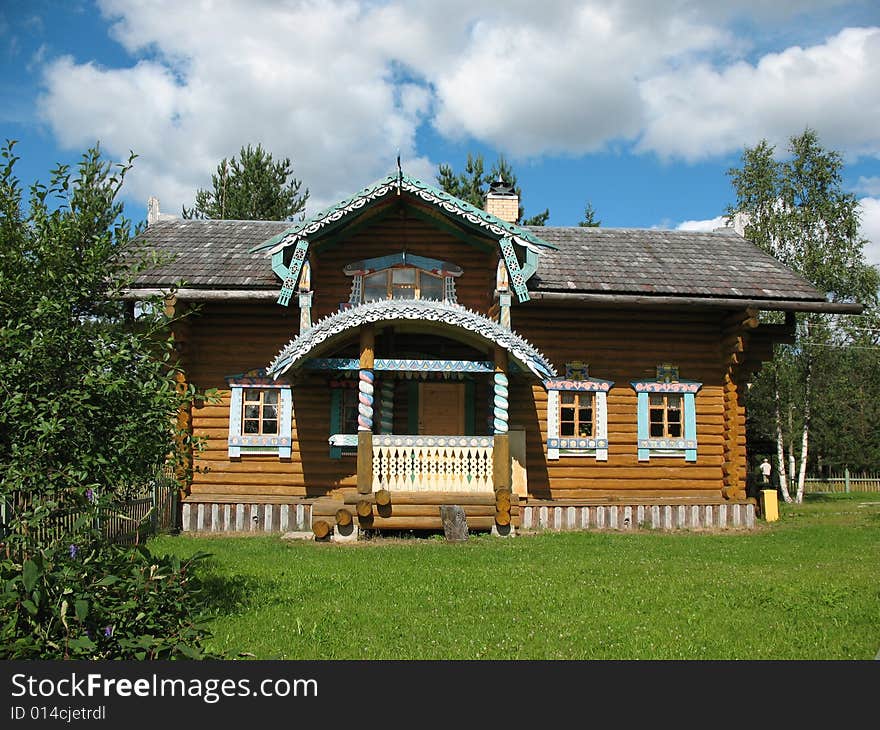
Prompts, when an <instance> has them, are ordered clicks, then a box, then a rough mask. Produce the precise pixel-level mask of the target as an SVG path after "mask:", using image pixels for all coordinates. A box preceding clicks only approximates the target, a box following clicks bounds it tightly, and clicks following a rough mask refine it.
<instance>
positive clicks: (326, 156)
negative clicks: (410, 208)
mask: <svg viewBox="0 0 880 730" xmlns="http://www.w3.org/2000/svg"><path fill="white" fill-rule="evenodd" d="M102 9H103V11H104V12H105V14H106V15H107V16H108V17H110V18H112V19H113V21H114V22H113V26H112V34H113V36H114V37H115V38H116V39H117V40H118V41H119V42H120V43H121V44H122V45H123V46H124V47H125V48H126V49H127V50H129V51H130V52H131V53H133V54H142V55H144V56H145V58H144V59H143V60H141V61H140V62H138V63H137V64H136V65H134V66H132V67H130V68H123V69H106V68H100V67H98V66H96V65H95V64H93V63H76V62H74V61H73V60H72V59H70V58H59V59H55V60H53V61H52V62H51V63H49V64H48V65H47V67H46V69H45V74H44V82H45V92H44V94H43V95H42V97H41V101H40V110H41V113H42V115H43V118H44V119H45V120H47V121H48V123H49V124H50V125H51V128H52V129H53V131H54V133H55V135H56V136H57V137H58V139H59V140H60V141H61V143H62V144H64V145H66V146H68V147H78V146H83V145H86V144H90V143H92V142H94V141H95V140H96V139H98V140H100V141H101V143H102V145H103V146H104V147H105V149H106V150H107V151H108V152H110V153H111V154H113V155H116V156H123V155H125V154H126V153H127V152H128V150H129V149H133V150H134V151H135V152H136V153H138V155H139V156H140V159H139V160H138V161H137V163H136V165H135V169H134V171H133V172H132V174H131V176H130V178H129V185H128V187H129V191H130V192H132V193H133V195H134V196H136V197H138V198H139V199H142V200H145V199H146V197H147V196H148V195H150V194H158V195H159V197H160V200H161V202H162V208H163V209H164V210H175V209H176V210H180V205H181V204H184V203H185V204H189V203H190V202H191V201H192V198H193V194H194V192H195V190H196V188H198V187H200V186H207V185H209V183H210V175H211V173H212V172H213V171H214V170H215V168H216V165H217V163H218V162H219V160H220V159H221V158H222V157H231V156H232V155H234V154H237V153H238V150H239V148H240V147H241V146H242V145H244V144H248V143H254V144H256V143H262V144H263V146H264V147H265V148H266V149H267V150H269V151H271V152H272V153H273V155H274V156H275V157H276V158H279V157H290V158H291V160H292V162H293V165H294V170H295V174H296V175H297V177H299V178H301V179H302V180H303V181H304V182H305V184H306V185H307V186H308V187H309V188H310V189H311V192H312V200H311V201H310V202H311V203H312V205H313V207H320V206H321V205H322V204H328V203H330V202H334V201H335V200H337V199H339V198H340V197H343V196H345V195H348V194H350V193H351V191H352V190H353V189H355V188H358V187H360V186H362V185H364V184H366V183H367V182H369V181H370V180H373V179H376V178H378V177H381V176H383V175H385V174H388V173H389V172H391V171H392V169H393V168H394V160H395V157H396V155H397V151H398V150H400V152H401V155H402V157H403V160H404V164H405V168H406V170H407V172H409V173H411V174H414V175H425V174H426V173H427V174H431V172H432V171H433V169H434V168H433V165H431V164H430V162H429V161H427V160H425V159H423V158H421V157H420V156H419V154H418V153H417V151H416V149H415V132H416V129H417V127H418V124H419V123H420V120H421V118H422V117H423V116H424V114H425V113H426V111H427V109H428V107H429V98H428V92H427V90H426V89H424V88H421V87H418V86H413V85H411V84H409V85H408V84H399V83H396V81H395V79H394V78H393V77H392V75H391V74H390V73H389V56H388V54H387V53H386V54H384V55H383V54H382V53H379V52H378V51H377V50H376V49H375V48H374V47H373V46H372V44H371V42H370V41H369V40H368V39H367V38H366V34H365V32H364V30H365V28H364V23H365V17H364V15H365V13H367V10H365V9H362V8H360V7H359V6H357V5H356V4H354V3H350V2H338V3H322V4H315V3H298V4H295V5H294V4H288V5H281V4H279V3H276V2H264V3H216V4H214V5H213V6H212V7H211V9H210V12H208V11H206V10H205V8H204V7H203V6H202V5H200V4H196V3H178V2H175V1H173V0H165V1H164V2H159V3H151V4H150V5H149V6H147V5H145V4H143V3H139V2H128V1H126V0H106V2H103V3H102Z"/></svg>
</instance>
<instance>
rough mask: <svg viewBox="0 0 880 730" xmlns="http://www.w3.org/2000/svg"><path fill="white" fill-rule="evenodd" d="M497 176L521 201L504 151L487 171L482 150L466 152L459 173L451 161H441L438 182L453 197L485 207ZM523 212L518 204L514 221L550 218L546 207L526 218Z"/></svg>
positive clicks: (531, 223)
mask: <svg viewBox="0 0 880 730" xmlns="http://www.w3.org/2000/svg"><path fill="white" fill-rule="evenodd" d="M499 177H500V178H501V179H503V180H504V181H505V182H506V183H508V184H509V185H510V186H511V187H512V188H513V189H514V190H515V191H516V194H517V195H518V196H519V199H520V203H522V199H523V195H522V188H520V187H519V186H518V185H517V182H516V173H515V172H514V171H513V168H512V167H511V165H510V163H509V162H508V161H507V160H506V159H505V158H504V156H503V155H499V157H498V159H497V160H496V161H495V163H494V164H493V165H492V169H491V170H490V171H489V172H488V173H487V172H485V162H484V160H483V155H481V154H479V155H477V156H476V157H475V156H474V155H472V154H471V153H468V158H467V164H466V165H465V169H464V171H463V172H460V173H456V172H455V170H454V169H453V168H452V166H451V165H447V164H441V165H440V167H439V173H438V175H437V183H438V185H439V186H440V188H441V189H442V190H445V191H446V192H447V193H449V194H450V195H454V196H455V197H456V198H460V199H461V200H464V201H466V202H468V203H470V204H471V205H473V206H475V207H477V208H480V209H481V210H484V209H485V207H486V194H487V193H488V191H489V185H490V184H491V183H492V182H493V181H495V180H497V179H498V178H499ZM524 213H525V211H524V209H523V206H522V205H520V206H519V211H518V214H517V221H518V222H520V224H521V225H524V226H544V225H546V224H547V220H548V219H549V218H550V210H549V209H545V210H544V211H543V212H541V213H538V214H536V215H533V216H531V217H529V218H525V219H524V218H523V215H524Z"/></svg>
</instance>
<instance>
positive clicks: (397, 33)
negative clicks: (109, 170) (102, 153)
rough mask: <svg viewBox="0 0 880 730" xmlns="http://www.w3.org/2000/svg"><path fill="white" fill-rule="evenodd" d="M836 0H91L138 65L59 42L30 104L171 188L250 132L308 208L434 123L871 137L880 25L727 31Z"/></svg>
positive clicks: (528, 147)
mask: <svg viewBox="0 0 880 730" xmlns="http://www.w3.org/2000/svg"><path fill="white" fill-rule="evenodd" d="M840 1H841V0H810V2H809V3H808V5H804V3H802V2H795V0H785V1H783V2H778V3H766V2H763V1H759V0H728V1H727V2H719V3H699V2H694V1H693V0H617V1H616V2H609V1H608V0H602V1H599V0H585V1H584V2H579V3H572V2H570V1H568V0H545V2H541V3H535V2H533V0H506V1H502V0H483V1H480V0H450V2H444V3H437V2H435V1H433V0H410V1H409V2H403V1H402V0H387V1H386V2H368V1H367V0H326V1H325V2H320V3H317V2H310V1H308V0H287V1H285V2H279V1H278V0H253V1H252V2H233V1H232V0H227V1H226V2H221V1H218V2H214V3H210V4H204V3H180V2H177V1H176V0H156V2H152V3H149V4H146V3H142V2H139V1H138V0H99V6H100V8H101V10H102V12H103V13H104V15H105V17H106V18H107V19H108V20H109V22H110V24H111V34H112V36H113V38H114V39H115V40H116V41H118V42H119V43H120V44H121V45H122V46H123V47H124V48H125V49H126V50H127V51H128V52H129V53H130V54H131V55H132V57H133V59H134V60H133V62H132V65H130V66H129V67H127V68H102V67H100V66H98V65H96V64H95V63H92V62H88V61H85V62H77V61H74V60H73V59H72V58H69V57H62V58H54V59H51V60H49V61H47V62H46V63H45V65H44V75H43V78H44V93H43V94H42V96H41V98H40V102H39V107H40V112H41V114H42V117H43V119H44V120H46V122H47V123H48V124H49V126H50V128H51V129H52V131H53V132H54V134H55V135H56V137H57V138H58V139H59V141H61V143H62V144H64V145H65V146H68V147H71V148H76V147H82V146H84V145H86V144H90V143H92V142H94V141H95V140H96V139H99V140H100V141H101V142H102V144H103V145H104V147H105V149H106V150H107V151H108V152H109V153H110V154H113V155H116V156H118V157H123V156H125V155H126V154H127V152H128V150H129V149H133V150H134V151H135V152H137V153H138V154H139V155H140V159H139V160H138V162H137V164H136V167H135V170H134V172H133V173H132V176H131V177H130V178H129V183H130V184H129V186H128V187H129V190H130V191H131V192H132V193H133V195H134V196H135V197H137V198H139V199H140V200H144V199H145V198H146V197H147V195H150V194H158V195H159V197H160V199H161V200H162V207H163V209H165V210H175V209H176V210H179V209H180V205H181V204H183V203H186V204H189V203H190V202H191V201H192V199H193V195H194V193H195V190H196V188H198V187H203V186H206V185H208V184H209V183H210V175H211V172H212V171H213V170H214V169H215V167H216V165H217V162H218V161H219V160H220V159H221V158H222V157H229V156H231V155H233V154H236V153H237V152H238V150H239V148H240V147H241V146H242V145H243V144H248V143H258V142H259V143H262V144H263V145H264V147H266V148H267V149H268V150H270V151H271V152H272V153H273V154H274V155H275V156H276V157H290V158H291V159H292V161H293V163H294V168H295V172H296V174H297V176H298V177H300V178H301V179H302V180H304V182H305V184H306V185H308V186H309V188H310V189H311V191H312V200H311V204H312V208H315V207H318V206H320V205H322V204H328V203H331V202H334V201H335V200H337V199H339V198H341V197H343V196H345V195H348V194H350V193H351V191H352V190H353V189H355V188H357V187H360V186H361V185H363V184H365V183H366V182H368V181H370V180H373V179H376V178H378V177H380V176H382V175H385V174H387V173H388V172H390V171H391V170H392V169H393V168H394V159H395V157H396V155H397V151H398V150H400V152H401V155H402V158H403V163H404V169H405V170H406V171H407V172H408V173H410V174H413V175H415V176H417V177H421V178H422V179H426V180H431V179H433V177H434V175H435V172H436V166H435V164H434V162H433V161H432V160H430V159H427V158H426V157H425V156H424V155H423V154H421V153H420V151H419V149H418V148H417V141H416V140H417V132H418V130H419V129H420V127H421V126H422V125H432V126H433V127H434V128H435V129H436V130H437V131H438V132H439V133H440V134H441V135H442V136H444V137H446V138H448V139H452V140H465V141H468V140H476V141H479V142H481V143H483V144H486V145H489V146H491V147H494V148H495V149H497V150H498V151H500V152H503V153H505V154H508V155H510V156H512V157H514V158H518V157H530V156H538V155H544V154H560V155H577V154H583V153H588V152H591V151H595V150H600V149H605V148H609V147H610V148H624V149H625V148H629V147H631V146H635V148H636V149H637V150H640V151H643V152H650V153H656V154H658V155H660V156H662V157H669V158H676V159H685V160H688V161H693V160H701V159H705V158H707V157H710V156H713V155H721V154H727V153H729V152H731V151H734V150H739V149H741V148H742V146H743V145H744V144H753V143H755V142H757V141H758V139H760V138H761V137H767V138H769V139H771V141H775V142H784V141H785V139H787V137H788V136H790V135H792V134H796V133H799V132H800V131H802V130H803V128H804V126H807V125H809V126H811V127H813V128H815V129H816V130H817V131H818V132H819V134H820V136H821V139H822V141H823V143H824V144H826V145H828V146H831V147H834V148H836V149H843V150H845V151H847V152H849V153H852V154H868V155H880V129H878V127H877V125H876V124H874V123H873V122H874V120H875V119H877V118H878V117H880V85H877V84H876V83H875V79H876V77H877V71H878V68H880V29H878V28H849V29H846V30H843V31H841V32H839V33H837V34H836V35H833V36H832V37H830V38H828V39H827V40H826V41H825V42H823V43H820V44H818V45H813V46H810V47H805V48H801V47H791V48H787V49H785V50H782V51H779V52H776V53H768V54H765V55H763V56H760V57H758V58H757V60H755V61H746V60H744V58H745V56H744V54H745V53H746V52H748V51H749V50H753V49H748V48H747V47H745V46H744V44H743V39H742V38H738V37H736V36H735V35H734V34H733V33H732V32H731V28H733V27H734V26H733V24H732V23H733V21H734V20H736V19H737V18H741V17H742V15H743V14H744V13H748V14H749V17H751V18H753V19H754V18H757V17H763V18H765V19H767V22H771V23H772V22H779V20H780V19H785V18H790V17H794V15H795V14H797V13H799V12H804V11H805V10H806V11H810V10H814V9H817V8H826V7H830V6H833V5H835V4H838V3H839V2H840ZM866 184H867V183H866ZM863 192H864V193H865V194H867V195H869V196H874V195H875V192H874V191H873V190H868V189H867V188H866V189H865V190H864V191H863Z"/></svg>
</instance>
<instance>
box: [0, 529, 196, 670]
mask: <svg viewBox="0 0 880 730" xmlns="http://www.w3.org/2000/svg"><path fill="white" fill-rule="evenodd" d="M204 557H206V554H204V553H198V554H196V555H194V556H193V557H192V558H190V559H189V560H187V561H183V562H182V561H181V560H180V558H179V557H176V556H168V555H165V556H162V557H157V556H155V555H152V554H151V553H150V551H149V550H148V549H147V548H146V547H144V546H142V545H141V546H135V547H123V546H118V545H107V544H104V543H102V542H96V543H95V544H93V545H91V546H85V545H76V544H74V543H71V544H69V545H67V546H63V545H57V546H55V547H48V548H43V549H41V550H40V551H39V552H37V553H35V554H34V555H33V556H31V557H29V558H26V559H25V560H24V561H22V562H15V561H13V560H12V559H9V558H7V559H4V560H2V561H0V578H2V591H3V592H2V594H0V616H3V619H2V620H0V659H201V658H203V657H205V655H206V653H205V651H204V649H203V647H202V641H203V639H204V638H205V637H206V636H207V635H209V633H208V631H207V628H206V626H205V621H206V614H205V613H204V610H203V609H204V604H203V602H202V600H201V592H200V590H199V586H198V579H197V578H196V577H195V576H194V575H193V572H192V568H193V566H194V564H195V563H197V562H198V561H200V560H202V559H203V558H204Z"/></svg>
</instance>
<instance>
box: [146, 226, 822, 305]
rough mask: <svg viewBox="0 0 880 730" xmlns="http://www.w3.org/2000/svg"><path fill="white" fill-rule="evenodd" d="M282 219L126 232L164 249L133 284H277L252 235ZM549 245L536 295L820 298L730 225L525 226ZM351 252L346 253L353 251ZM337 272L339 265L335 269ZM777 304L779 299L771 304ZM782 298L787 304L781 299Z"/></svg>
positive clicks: (269, 233) (261, 287) (268, 288)
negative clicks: (699, 228)
mask: <svg viewBox="0 0 880 730" xmlns="http://www.w3.org/2000/svg"><path fill="white" fill-rule="evenodd" d="M290 225H291V224H290V223H289V222H285V221H212V220H170V221H160V222H158V223H155V224H153V225H152V226H150V227H149V228H148V229H146V230H145V231H144V232H142V233H141V234H140V235H139V236H138V237H137V238H136V239H135V240H136V241H137V242H138V243H139V244H141V245H146V246H149V247H151V248H153V249H155V250H157V251H158V252H159V253H160V254H162V255H166V256H171V257H174V261H173V262H172V263H169V264H165V265H163V266H160V267H158V268H155V269H152V270H150V271H146V272H144V273H142V274H140V275H139V277H138V278H137V280H136V282H135V286H136V287H138V288H142V289H145V290H154V289H165V288H168V287H170V286H171V285H173V284H175V283H177V282H179V281H181V280H182V281H185V282H186V283H185V286H186V287H187V288H188V289H189V290H191V291H193V290H204V291H211V290H225V291H235V290H240V291H248V292H256V293H259V291H264V292H265V293H266V294H267V298H268V294H269V293H270V292H275V293H276V294H277V292H278V290H279V289H280V285H281V282H280V281H279V279H278V277H277V276H276V275H275V274H274V273H273V272H272V266H271V262H270V258H269V256H267V254H266V253H265V252H264V251H257V252H252V249H254V248H255V247H258V246H259V245H260V244H261V243H263V242H265V241H267V240H269V239H271V238H272V237H274V236H277V235H278V234H280V233H282V232H284V231H286V230H289V228H290ZM530 230H531V231H532V232H533V233H535V235H540V237H541V238H542V239H544V240H545V241H547V242H548V243H550V244H551V245H554V246H556V247H557V248H556V250H553V249H550V248H545V249H544V250H543V251H542V252H541V254H540V256H539V259H538V269H537V272H536V273H535V275H534V276H533V277H532V278H531V279H530V280H529V281H528V288H529V291H530V292H533V293H535V294H536V298H538V299H540V298H541V296H542V294H543V296H544V297H552V296H557V295H559V294H563V295H566V294H585V295H592V294H596V295H613V294H621V295H638V296H641V297H647V298H650V297H666V298H669V297H682V298H683V297H688V298H697V299H701V300H702V299H705V300H706V301H709V300H712V299H718V300H721V299H723V300H728V299H733V300H739V299H741V300H744V301H746V300H748V301H749V302H750V304H749V306H755V305H754V301H755V300H761V301H767V302H768V303H770V302H773V301H779V302H795V303H797V302H804V303H809V302H825V298H824V297H823V296H822V294H821V293H820V292H819V291H817V290H816V289H815V288H814V287H813V286H812V285H811V284H810V283H809V282H807V281H806V280H805V279H803V278H801V277H800V276H798V275H797V274H795V273H794V272H792V271H791V270H790V269H788V268H787V267H785V266H783V265H782V264H781V263H780V262H779V261H777V260H776V259H774V258H773V257H772V256H769V255H768V254H766V253H764V252H763V251H761V250H760V249H758V248H757V247H756V246H754V245H753V244H751V243H749V242H748V241H746V240H745V239H744V238H742V237H741V236H739V235H738V234H736V233H734V232H733V231H727V230H721V231H718V232H712V233H704V232H693V231H672V230H656V229H622V228H580V227H576V228H562V227H553V226H548V227H541V228H532V229H530ZM356 257H357V254H356V252H354V251H353V252H352V258H356ZM340 273H341V272H340ZM775 308H783V307H775ZM784 308H787V307H784Z"/></svg>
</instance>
